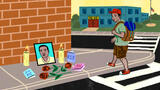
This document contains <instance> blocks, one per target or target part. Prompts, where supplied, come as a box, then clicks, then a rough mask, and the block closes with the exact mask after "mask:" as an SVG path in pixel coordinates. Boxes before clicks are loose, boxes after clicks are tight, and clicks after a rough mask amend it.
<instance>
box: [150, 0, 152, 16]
mask: <svg viewBox="0 0 160 90" xmlns="http://www.w3.org/2000/svg"><path fill="white" fill-rule="evenodd" d="M151 8H152V0H150V16H151V13H152V11H151Z"/></svg>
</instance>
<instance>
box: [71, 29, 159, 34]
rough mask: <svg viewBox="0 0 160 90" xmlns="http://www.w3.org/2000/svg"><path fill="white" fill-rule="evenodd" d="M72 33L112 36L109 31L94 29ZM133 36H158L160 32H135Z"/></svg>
mask: <svg viewBox="0 0 160 90" xmlns="http://www.w3.org/2000/svg"><path fill="white" fill-rule="evenodd" d="M87 29H88V28H87ZM87 29H86V30H87ZM88 30H89V29H88ZM72 35H89V36H93V35H96V36H113V34H112V33H111V31H95V32H90V31H85V32H83V31H72ZM135 36H160V32H135Z"/></svg>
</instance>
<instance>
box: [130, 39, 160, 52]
mask: <svg viewBox="0 0 160 90" xmlns="http://www.w3.org/2000/svg"><path fill="white" fill-rule="evenodd" d="M159 39H160V37H158V36H135V38H134V40H133V41H132V42H130V43H129V44H128V46H129V47H128V49H131V50H149V51H153V53H155V50H156V48H157V45H158V42H159Z"/></svg>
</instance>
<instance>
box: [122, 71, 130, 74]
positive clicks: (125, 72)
mask: <svg viewBox="0 0 160 90" xmlns="http://www.w3.org/2000/svg"><path fill="white" fill-rule="evenodd" d="M130 72H131V71H130V70H123V71H122V74H123V75H126V74H129V73H130Z"/></svg>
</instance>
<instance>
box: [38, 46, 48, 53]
mask: <svg viewBox="0 0 160 90" xmlns="http://www.w3.org/2000/svg"><path fill="white" fill-rule="evenodd" d="M41 47H46V48H47V50H48V52H49V48H48V47H47V46H46V45H41V46H39V51H40V48H41Z"/></svg>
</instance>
